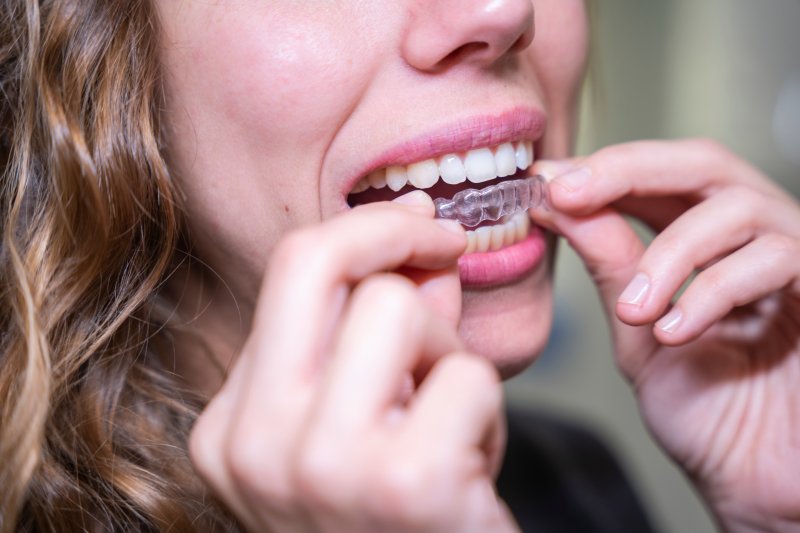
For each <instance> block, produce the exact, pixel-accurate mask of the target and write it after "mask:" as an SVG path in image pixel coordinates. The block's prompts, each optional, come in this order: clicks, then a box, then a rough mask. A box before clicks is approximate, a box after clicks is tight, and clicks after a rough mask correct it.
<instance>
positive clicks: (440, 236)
mask: <svg viewBox="0 0 800 533" xmlns="http://www.w3.org/2000/svg"><path fill="white" fill-rule="evenodd" d="M534 14H535V16H534ZM2 16H3V19H2V23H0V28H2V33H1V34H2V47H1V48H0V50H2V57H3V60H2V83H3V94H4V96H5V99H4V100H3V104H2V105H3V107H2V131H3V162H4V180H3V183H4V187H3V204H2V205H3V230H4V240H3V253H2V261H3V262H2V273H3V274H2V275H3V287H4V289H5V290H4V292H3V304H2V320H3V322H2V330H3V332H4V335H3V339H2V343H3V352H2V354H3V355H2V367H0V391H1V392H0V397H2V405H3V407H2V409H3V410H2V413H3V414H2V434H0V465H2V467H0V468H1V469H2V470H0V472H2V480H3V491H2V500H0V501H1V502H2V506H1V507H0V517H2V518H1V520H2V522H1V523H2V526H1V527H2V529H3V530H6V531H10V530H14V529H15V528H20V529H23V530H55V531H65V530H73V529H88V530H112V529H120V530H131V529H142V530H151V529H162V530H167V529H170V528H172V529H177V530H192V529H197V530H203V531H204V530H210V529H213V528H218V529H225V528H232V527H234V523H238V524H239V525H241V526H243V527H245V528H247V529H250V530H254V531H262V530H275V531H305V530H317V529H318V530H324V531H361V530H363V531H375V530H411V531H426V530H437V531H462V530H469V531H512V530H514V529H515V527H516V525H515V523H514V520H513V518H512V517H511V516H510V514H509V513H508V512H507V511H506V510H505V507H504V506H503V505H502V503H501V501H500V500H499V499H498V497H497V496H496V493H495V491H494V489H493V476H494V475H495V473H496V472H497V470H498V467H499V465H500V463H501V461H502V449H503V439H504V437H503V420H502V415H501V388H500V385H499V379H500V377H501V376H502V377H507V376H510V375H513V374H514V373H516V372H518V371H519V370H521V369H522V368H524V367H525V366H527V365H529V364H530V363H531V362H532V361H533V360H534V359H535V357H536V354H537V353H538V352H539V351H540V350H541V348H542V346H543V345H544V342H545V339H546V336H547V332H548V329H549V327H550V320H551V311H550V307H551V273H552V271H551V264H552V261H551V259H552V257H553V246H554V239H553V238H552V237H551V236H552V234H553V233H545V229H544V228H547V229H548V230H551V231H552V232H554V233H558V234H561V235H563V236H564V237H565V238H566V239H567V240H568V241H569V243H570V244H571V245H572V246H573V247H574V248H575V249H576V250H577V252H578V253H579V254H580V256H581V257H582V258H583V260H584V261H585V262H586V265H587V267H588V269H589V271H590V272H591V274H592V276H593V277H594V279H595V281H596V283H597V286H598V289H599V292H600V295H601V296H602V298H603V301H604V302H605V305H606V310H607V313H608V316H609V322H610V325H611V328H612V330H613V333H614V339H615V344H616V353H617V358H618V359H617V360H618V363H619V366H620V368H621V370H622V371H623V372H624V374H625V375H626V376H627V377H628V378H629V379H630V381H631V384H632V386H633V387H634V390H635V391H636V394H637V397H638V399H639V402H640V405H641V408H642V412H643V415H644V417H645V419H646V421H647V423H648V424H649V427H650V429H651V431H652V433H653V435H654V437H655V438H656V439H657V440H658V441H659V443H661V445H662V446H663V447H664V449H665V450H666V451H667V452H668V453H669V454H670V455H671V456H672V457H673V458H674V459H675V460H676V461H677V462H678V463H679V464H680V465H681V466H682V467H683V468H685V469H686V471H687V472H688V473H689V475H690V476H691V478H692V479H693V481H694V482H695V483H696V486H697V487H698V490H699V491H700V492H701V494H702V495H703V496H704V498H705V499H706V501H707V502H708V505H709V506H710V508H711V509H713V511H714V513H715V515H716V517H717V519H718V520H719V523H720V524H721V525H722V526H723V527H725V528H728V529H730V530H734V531H745V530H753V529H759V530H761V529H765V530H791V529H793V528H798V527H800V490H798V488H800V487H798V482H797V479H800V476H798V475H797V474H798V470H799V469H800V454H799V453H798V451H797V442H796V435H794V432H793V431H792V428H793V425H794V424H795V423H796V422H797V420H798V418H799V417H800V410H799V409H798V404H797V400H796V398H795V396H793V390H794V389H795V388H796V386H797V384H798V383H800V344H799V343H798V333H800V326H798V323H799V322H800V306H799V305H798V296H800V282H798V269H800V262H798V261H797V257H798V244H799V243H798V239H799V238H800V207H798V205H797V203H796V202H795V201H794V200H793V199H791V198H790V197H789V196H788V195H787V194H786V193H785V192H783V191H782V190H780V189H779V188H778V187H777V186H775V185H774V184H772V183H771V182H770V181H769V180H768V179H767V178H766V177H765V176H763V175H762V174H761V173H760V172H759V171H757V170H756V169H754V168H752V167H751V166H749V165H748V164H747V163H745V162H744V161H741V160H740V159H738V158H736V157H735V156H734V155H732V154H730V153H729V152H727V151H726V150H725V149H723V148H721V147H719V146H717V145H716V144H714V143H712V142H708V141H680V142H670V143H666V142H642V143H633V144H629V145H623V146H615V147H610V148H607V149H604V150H602V151H600V152H598V153H596V154H594V155H592V156H590V157H588V158H586V159H583V160H569V159H567V158H568V156H569V154H570V147H571V144H572V137H573V134H574V126H575V110H576V98H577V94H578V90H579V86H580V83H581V80H582V77H583V73H584V67H585V63H586V55H587V54H586V48H587V41H588V39H587V37H588V29H587V23H586V6H585V5H584V3H583V1H581V0H536V1H535V2H531V1H530V0H493V1H491V2H490V1H488V0H469V1H464V0H458V1H456V0H439V1H436V2H422V1H413V2H412V1H408V2H404V1H395V2H355V1H340V2H328V3H320V2H285V1H275V2H256V1H247V2H235V3H234V2H216V3H214V2H173V1H169V0H155V1H153V2H146V1H144V0H139V1H131V0H125V1H122V0H103V1H99V0H98V1H94V2H93V1H82V2H70V1H62V2H38V1H35V0H27V1H23V0H14V1H11V2H5V3H4V4H3V7H2ZM532 161H533V165H532V166H531V162H532ZM534 173H541V174H543V175H545V176H548V177H549V178H552V179H553V181H552V182H551V183H550V185H549V193H550V195H551V201H552V210H550V211H547V210H534V211H533V212H532V218H533V220H534V222H535V224H532V223H531V222H530V221H529V219H528V218H527V217H518V218H515V219H513V220H510V221H506V224H505V227H502V228H500V229H488V230H477V231H474V233H472V234H471V235H469V232H467V234H465V231H464V228H462V227H461V226H460V225H459V224H457V223H454V222H447V221H442V220H435V219H434V218H433V204H432V202H431V199H430V198H431V196H434V197H435V196H439V195H442V196H448V197H449V196H452V194H454V193H455V192H456V191H458V190H462V189H464V188H467V187H474V188H483V187H485V186H486V181H487V180H489V181H492V183H494V180H499V181H504V180H506V181H507V180H514V179H522V178H524V177H525V176H527V175H532V174H534ZM499 176H502V177H499ZM387 182H388V186H387V185H386V183H387ZM475 184H478V185H475ZM418 189H422V191H420V190H418ZM429 193H430V194H429ZM385 200H392V201H385ZM356 204H365V205H359V206H358V207H356V208H353V209H351V208H350V206H353V205H356ZM623 214H625V215H633V216H636V217H639V218H641V219H642V220H644V221H645V222H646V223H648V224H649V225H651V226H652V227H654V228H655V229H656V230H657V231H659V235H658V237H657V238H656V239H655V241H654V242H653V243H652V244H651V245H650V246H649V247H647V248H645V246H644V245H643V244H642V243H641V242H640V241H639V240H638V238H637V237H636V236H635V234H634V233H633V231H632V230H631V229H630V227H629V225H628V224H627V222H626V221H625V220H624V219H623V218H622V215H623ZM468 247H470V253H465V251H466V250H467V248H468ZM492 249H494V250H492ZM695 268H699V269H701V270H702V272H701V273H700V274H699V275H698V276H697V278H696V279H694V281H692V283H691V284H690V285H689V287H688V289H687V290H686V291H685V292H684V293H683V294H682V295H681V296H680V297H679V298H678V299H677V302H676V303H675V305H674V306H670V300H671V298H673V296H674V295H675V294H676V291H677V290H678V288H679V287H680V286H681V284H682V283H683V281H684V280H685V279H687V277H688V276H689V275H690V273H691V272H692V271H693V270H694V269H695ZM734 308H735V309H734ZM478 354H479V355H478ZM227 369H230V372H227ZM207 398H211V399H210V401H209V402H208V403H207V405H205V401H206V400H205V399H207ZM201 406H203V407H201ZM200 410H202V412H201V413H200V414H199V418H197V420H196V422H195V417H196V416H197V414H198V412H199V411H200ZM190 428H191V436H190V438H189V432H190ZM187 441H188V442H187ZM187 450H188V451H187ZM194 471H196V472H198V473H199V476H200V478H201V479H202V482H201V481H200V480H199V479H198V478H197V476H196V475H195V474H194ZM205 487H208V488H209V489H210V492H211V493H213V495H214V496H215V497H216V498H217V499H218V500H219V501H220V502H221V505H220V506H219V507H215V506H212V504H211V501H212V499H211V498H210V495H209V494H208V491H207V489H206V488H205ZM229 517H230V518H229Z"/></svg>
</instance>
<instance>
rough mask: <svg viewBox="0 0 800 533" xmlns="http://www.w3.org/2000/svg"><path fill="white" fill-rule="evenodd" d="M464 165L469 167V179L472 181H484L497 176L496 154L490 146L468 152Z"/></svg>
mask: <svg viewBox="0 0 800 533" xmlns="http://www.w3.org/2000/svg"><path fill="white" fill-rule="evenodd" d="M464 166H465V167H466V169H467V179H468V180H469V181H471V182H472V183H483V182H484V181H489V180H491V179H494V178H496V177H497V167H496V166H495V164H494V154H492V151H491V150H489V149H488V148H481V149H479V150H471V151H470V152H467V158H466V160H465V161H464Z"/></svg>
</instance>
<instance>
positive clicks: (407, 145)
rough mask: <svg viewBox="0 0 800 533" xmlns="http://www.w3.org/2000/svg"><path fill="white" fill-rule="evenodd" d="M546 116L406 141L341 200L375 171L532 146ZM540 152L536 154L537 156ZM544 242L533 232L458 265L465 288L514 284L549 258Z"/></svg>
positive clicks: (526, 115) (518, 115) (506, 115)
mask: <svg viewBox="0 0 800 533" xmlns="http://www.w3.org/2000/svg"><path fill="white" fill-rule="evenodd" d="M546 122H547V120H546V117H545V114H544V113H543V112H542V111H541V110H540V109H537V108H534V107H528V106H520V107H515V108H512V109H510V110H508V111H506V112H503V113H500V114H498V115H477V116H473V117H469V118H466V119H462V120H459V121H456V122H454V123H451V124H449V125H446V126H444V127H441V128H439V129H436V130H434V131H432V132H428V133H425V134H422V135H419V136H417V137H415V138H413V139H410V140H407V141H403V142H401V143H399V144H397V145H395V146H393V147H391V148H389V149H387V150H386V151H384V152H383V153H382V154H381V155H379V156H378V157H376V158H375V159H373V160H371V161H369V162H368V164H366V165H365V166H364V167H362V171H361V172H360V173H359V174H358V175H355V176H351V177H350V178H349V179H348V180H347V181H346V182H344V183H343V184H342V185H343V189H344V190H343V191H342V193H343V194H342V200H343V202H344V206H343V207H346V198H347V194H348V193H349V192H350V191H351V190H352V189H353V187H354V186H355V185H356V183H357V182H358V181H359V180H360V179H361V178H363V177H364V176H366V175H367V174H369V173H370V172H372V171H373V170H377V169H381V168H385V167H389V166H394V165H397V166H406V165H409V164H411V163H416V162H418V161H424V160H426V159H431V158H435V157H438V156H442V155H445V154H450V153H463V152H466V151H469V150H472V149H475V148H482V147H491V146H497V145H500V144H503V143H505V142H515V141H519V140H532V141H534V144H535V143H536V141H538V140H539V139H540V138H541V137H542V135H543V134H544V130H545V126H546ZM536 151H537V152H538V150H536ZM546 248H547V245H546V242H545V237H544V234H543V232H542V230H541V229H540V228H538V227H536V226H532V228H531V232H530V233H529V235H528V237H527V238H526V239H525V240H523V241H521V242H518V243H516V244H514V245H512V246H509V247H507V248H502V249H500V250H497V251H494V252H485V253H473V254H468V255H465V256H462V257H460V258H459V260H458V269H459V274H460V277H461V282H462V284H463V285H464V287H467V288H478V287H491V286H495V285H502V284H506V283H512V282H514V281H516V280H518V279H521V278H522V277H524V276H525V275H527V274H528V273H529V272H530V271H532V270H533V269H534V268H535V267H536V266H537V265H538V264H539V263H540V262H541V260H542V258H543V257H544V256H545V252H546Z"/></svg>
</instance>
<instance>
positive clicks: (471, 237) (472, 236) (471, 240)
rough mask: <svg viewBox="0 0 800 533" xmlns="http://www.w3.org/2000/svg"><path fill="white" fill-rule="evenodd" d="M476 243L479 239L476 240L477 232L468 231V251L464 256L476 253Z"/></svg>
mask: <svg viewBox="0 0 800 533" xmlns="http://www.w3.org/2000/svg"><path fill="white" fill-rule="evenodd" d="M476 242H477V239H476V238H475V232H474V231H468V232H467V250H466V251H465V252H464V255H466V254H471V253H472V252H474V251H475V244H476Z"/></svg>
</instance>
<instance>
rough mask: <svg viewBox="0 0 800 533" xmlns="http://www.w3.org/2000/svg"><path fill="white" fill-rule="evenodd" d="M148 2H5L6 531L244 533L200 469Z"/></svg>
mask: <svg viewBox="0 0 800 533" xmlns="http://www.w3.org/2000/svg"><path fill="white" fill-rule="evenodd" d="M157 30H158V25H157V20H156V19H155V14H154V10H153V9H152V8H151V6H149V5H148V1H147V0H4V1H3V2H2V3H0V168H1V169H2V182H1V183H0V217H1V218H0V219H1V220H2V222H0V224H2V226H1V227H0V231H2V243H0V531H1V532H10V531H115V530H125V531H133V530H138V531H166V530H173V531H189V530H202V531H210V530H220V529H225V530H227V529H231V528H233V527H234V525H233V523H232V522H231V521H230V520H229V518H228V517H227V516H226V515H225V513H224V512H223V511H221V510H220V509H219V507H217V506H216V505H215V504H214V503H213V502H212V501H210V500H209V498H208V496H207V495H206V494H205V493H204V489H203V485H202V483H201V482H200V481H199V479H198V478H197V477H196V475H195V473H194V471H193V470H192V467H191V463H190V462H189V459H188V455H187V452H186V449H187V446H186V440H187V436H188V432H189V428H190V426H191V424H192V423H193V421H194V420H195V418H196V416H197V413H198V412H199V409H200V408H201V406H202V402H201V401H200V400H199V399H197V398H192V397H190V396H189V395H188V393H185V392H180V391H181V389H180V387H179V386H178V382H177V379H176V378H175V376H174V375H172V374H171V373H170V371H169V368H171V364H170V362H169V361H167V360H165V359H164V357H165V356H164V353H171V350H168V349H159V347H161V348H163V347H164V346H165V343H167V342H169V338H168V336H167V331H168V329H167V328H166V326H165V324H166V323H165V318H164V317H165V313H164V311H163V309H164V305H163V304H160V302H159V299H158V296H157V295H158V289H159V287H160V286H161V284H163V282H164V280H165V279H166V277H167V276H168V274H169V272H170V270H171V268H172V266H173V265H174V262H175V257H176V246H177V244H178V243H179V242H180V235H181V232H180V217H179V215H180V212H179V209H178V208H177V199H178V198H177V195H176V192H175V188H174V186H173V185H172V183H171V181H170V176H169V172H168V170H167V166H166V164H165V161H164V159H163V157H162V151H161V149H160V146H159V138H160V135H159V132H160V125H159V110H160V108H161V107H162V93H161V87H160V83H159V58H158V40H157Z"/></svg>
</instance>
